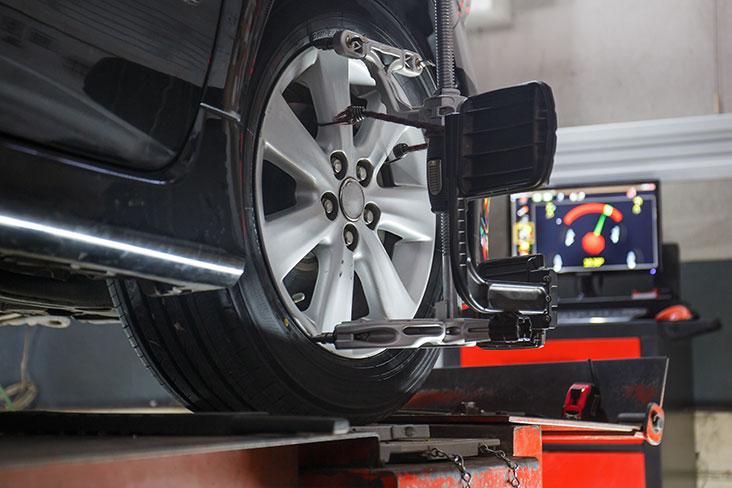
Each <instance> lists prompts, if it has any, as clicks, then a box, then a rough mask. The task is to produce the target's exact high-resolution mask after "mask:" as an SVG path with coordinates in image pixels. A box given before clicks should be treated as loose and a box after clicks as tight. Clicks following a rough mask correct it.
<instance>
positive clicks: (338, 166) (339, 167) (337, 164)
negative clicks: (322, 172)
mask: <svg viewBox="0 0 732 488" xmlns="http://www.w3.org/2000/svg"><path fill="white" fill-rule="evenodd" d="M331 162H332V163H333V172H334V173H340V172H341V171H343V163H341V160H340V159H336V158H333V160H332V161H331Z"/></svg>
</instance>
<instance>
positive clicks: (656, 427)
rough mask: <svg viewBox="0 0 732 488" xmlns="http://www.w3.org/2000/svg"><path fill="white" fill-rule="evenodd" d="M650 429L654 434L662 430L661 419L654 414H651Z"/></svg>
mask: <svg viewBox="0 0 732 488" xmlns="http://www.w3.org/2000/svg"><path fill="white" fill-rule="evenodd" d="M651 428H652V429H653V431H654V432H655V433H656V434H658V433H659V432H661V431H662V430H663V418H662V417H661V416H660V415H658V414H656V413H655V412H654V413H653V414H651Z"/></svg>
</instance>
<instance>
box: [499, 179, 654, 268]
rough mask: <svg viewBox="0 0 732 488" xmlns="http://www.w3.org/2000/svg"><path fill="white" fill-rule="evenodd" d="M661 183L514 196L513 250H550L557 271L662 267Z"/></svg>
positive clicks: (548, 256)
mask: <svg viewBox="0 0 732 488" xmlns="http://www.w3.org/2000/svg"><path fill="white" fill-rule="evenodd" d="M657 203H658V197H657V185H656V184H655V183H639V184H633V185H610V186H596V187H590V186H588V187H582V188H565V189H560V188H554V189H549V190H542V191H538V192H533V193H523V194H516V195H511V206H510V211H511V215H512V232H511V234H512V236H511V243H512V254H513V255H526V254H537V253H540V254H544V255H545V256H546V259H547V263H548V264H549V265H550V266H552V267H553V268H554V270H555V271H557V272H559V273H561V272H577V271H593V270H635V269H646V270H651V272H652V273H653V272H655V269H656V268H657V267H658V215H657V213H658V206H657Z"/></svg>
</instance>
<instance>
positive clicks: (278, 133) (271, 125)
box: [262, 92, 333, 191]
mask: <svg viewBox="0 0 732 488" xmlns="http://www.w3.org/2000/svg"><path fill="white" fill-rule="evenodd" d="M262 138H263V139H264V159H266V160H268V161H270V162H272V163H273V164H274V165H275V166H277V167H279V168H280V169H281V170H283V171H285V172H286V173H287V174H289V175H290V176H292V177H293V178H294V179H295V181H297V182H298V183H303V184H305V185H307V186H310V187H312V188H314V189H317V190H320V191H323V190H325V189H329V188H330V184H331V180H332V179H333V175H332V170H331V168H330V162H329V161H328V158H327V157H326V155H325V153H324V152H323V150H322V149H321V148H320V146H319V145H318V143H317V142H315V139H313V137H312V136H311V135H310V133H309V132H308V131H307V129H305V127H304V126H303V125H302V124H301V123H300V121H299V120H298V118H297V117H296V116H295V113H294V112H293V111H292V110H291V109H290V107H289V106H288V105H287V102H286V101H285V99H284V97H283V96H282V95H281V94H280V93H277V92H275V93H273V94H272V98H271V100H270V103H269V106H268V107H267V113H266V115H265V117H264V124H263V128H262Z"/></svg>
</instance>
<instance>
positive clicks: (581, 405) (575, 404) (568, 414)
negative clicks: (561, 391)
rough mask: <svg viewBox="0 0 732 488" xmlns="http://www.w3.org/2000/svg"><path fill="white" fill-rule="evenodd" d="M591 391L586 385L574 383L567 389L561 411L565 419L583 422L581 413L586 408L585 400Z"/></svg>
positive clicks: (589, 386) (590, 387)
mask: <svg viewBox="0 0 732 488" xmlns="http://www.w3.org/2000/svg"><path fill="white" fill-rule="evenodd" d="M591 391H592V385H590V384H588V383H575V384H573V385H572V386H570V387H569V390H567V397H566V398H565V399H564V408H563V409H562V414H563V416H564V418H565V419H576V420H585V419H583V418H582V413H583V411H584V409H585V407H587V400H588V399H589V397H590V392H591Z"/></svg>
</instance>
